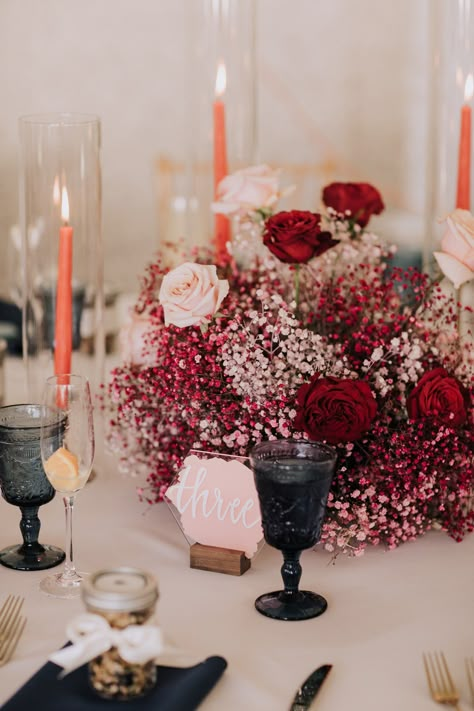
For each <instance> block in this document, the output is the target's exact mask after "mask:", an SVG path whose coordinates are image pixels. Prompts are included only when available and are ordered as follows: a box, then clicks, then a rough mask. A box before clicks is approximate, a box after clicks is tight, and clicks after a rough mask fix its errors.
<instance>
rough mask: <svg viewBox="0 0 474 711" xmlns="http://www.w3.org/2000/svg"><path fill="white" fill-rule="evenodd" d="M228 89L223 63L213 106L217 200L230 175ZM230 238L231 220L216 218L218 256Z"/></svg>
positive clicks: (218, 72)
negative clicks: (218, 192)
mask: <svg viewBox="0 0 474 711" xmlns="http://www.w3.org/2000/svg"><path fill="white" fill-rule="evenodd" d="M225 88H226V71H225V65H224V63H223V62H221V63H220V64H219V66H218V69H217V76H216V99H215V101H214V106H213V114H214V196H215V197H216V198H217V186H218V185H219V183H220V181H221V180H222V179H223V178H225V176H226V175H227V173H228V169H227V143H226V131H225V122H226V118H225V104H224V102H223V100H222V96H223V94H224V92H225ZM229 238H230V229H229V220H228V218H227V217H225V215H216V217H215V242H216V252H217V256H222V255H225V254H226V253H227V247H226V245H227V242H228V241H229Z"/></svg>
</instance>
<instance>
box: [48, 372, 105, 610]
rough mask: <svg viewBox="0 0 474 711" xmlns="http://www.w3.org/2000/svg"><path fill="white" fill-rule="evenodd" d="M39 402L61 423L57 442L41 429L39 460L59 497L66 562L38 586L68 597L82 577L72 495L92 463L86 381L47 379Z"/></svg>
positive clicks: (62, 377)
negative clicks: (75, 550)
mask: <svg viewBox="0 0 474 711" xmlns="http://www.w3.org/2000/svg"><path fill="white" fill-rule="evenodd" d="M43 403H44V405H45V407H46V408H47V410H48V412H52V413H54V417H55V418H56V420H57V421H58V422H61V421H63V422H65V424H64V427H63V429H62V430H61V436H60V438H59V441H55V442H54V441H52V439H51V437H48V435H47V422H45V423H44V424H43V423H42V426H41V457H42V460H43V466H44V470H45V472H46V476H47V477H48V479H49V481H50V483H51V485H52V486H53V487H54V489H56V491H57V492H58V493H60V494H62V496H63V502H64V506H65V510H66V563H65V566H64V570H63V572H62V573H60V574H59V575H51V576H48V577H47V578H44V580H42V581H41V583H40V588H41V590H43V592H45V593H47V594H48V595H52V596H54V597H62V598H72V597H77V596H78V595H79V594H80V585H81V581H82V575H83V574H80V573H78V572H77V570H76V568H75V565H74V557H73V544H72V541H73V538H72V514H73V508H74V503H75V497H76V494H77V493H78V492H79V491H80V490H81V489H82V488H83V487H84V485H85V483H86V482H87V479H88V478H89V475H90V472H91V469H92V463H93V460H94V422H93V413H92V400H91V393H90V388H89V382H88V380H87V379H86V378H83V377H81V376H79V375H57V376H53V377H51V378H48V380H47V381H46V385H45V389H44V397H43Z"/></svg>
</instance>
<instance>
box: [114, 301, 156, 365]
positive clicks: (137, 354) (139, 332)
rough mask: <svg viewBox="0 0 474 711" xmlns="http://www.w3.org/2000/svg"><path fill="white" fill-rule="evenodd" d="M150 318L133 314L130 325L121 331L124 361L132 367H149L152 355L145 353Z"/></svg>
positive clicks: (121, 347) (126, 325)
mask: <svg viewBox="0 0 474 711" xmlns="http://www.w3.org/2000/svg"><path fill="white" fill-rule="evenodd" d="M150 326H151V321H150V319H149V318H148V316H140V315H138V314H136V313H132V314H131V318H130V320H129V322H128V323H126V324H124V325H123V326H122V328H121V329H120V334H119V343H120V352H121V355H122V359H123V360H124V361H125V362H126V363H130V364H131V365H149V364H150V360H151V355H150V354H149V353H146V352H145V350H144V349H145V334H146V333H147V331H148V330H149V329H150Z"/></svg>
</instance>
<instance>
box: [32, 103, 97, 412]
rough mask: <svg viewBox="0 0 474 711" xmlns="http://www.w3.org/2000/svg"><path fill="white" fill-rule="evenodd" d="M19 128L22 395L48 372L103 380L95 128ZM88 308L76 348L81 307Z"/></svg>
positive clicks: (69, 117) (85, 120) (77, 120)
mask: <svg viewBox="0 0 474 711" xmlns="http://www.w3.org/2000/svg"><path fill="white" fill-rule="evenodd" d="M19 128H20V217H21V227H22V263H23V269H22V272H23V279H24V283H23V289H22V305H23V356H24V361H25V365H26V372H27V385H28V394H29V397H30V398H32V399H33V398H34V399H39V398H40V396H41V393H40V392H39V388H40V387H41V385H42V383H43V382H44V380H45V379H46V378H47V377H49V376H50V375H53V374H54V373H56V374H59V373H69V372H72V371H76V372H82V373H84V374H85V375H87V376H88V377H89V379H90V380H91V382H92V383H93V384H94V383H95V385H96V386H97V385H98V384H99V382H100V381H102V379H103V362H104V350H105V345H104V326H103V320H104V319H103V312H104V300H103V256H102V237H101V222H100V221H101V173H100V122H99V119H98V118H97V117H95V116H89V115H83V114H67V113H61V114H45V115H36V116H25V117H22V118H20V120H19ZM86 302H87V304H91V307H90V313H92V327H91V324H90V318H89V317H88V322H89V323H88V324H87V331H88V333H87V336H88V337H90V335H91V333H90V332H92V333H93V338H94V348H93V349H89V352H90V354H89V355H85V354H84V353H83V352H82V349H81V340H82V336H83V332H84V328H83V327H84V305H85V303H86Z"/></svg>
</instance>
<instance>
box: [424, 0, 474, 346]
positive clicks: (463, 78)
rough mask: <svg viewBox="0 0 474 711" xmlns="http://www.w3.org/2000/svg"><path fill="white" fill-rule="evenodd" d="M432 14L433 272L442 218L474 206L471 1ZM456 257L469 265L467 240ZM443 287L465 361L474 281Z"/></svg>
mask: <svg viewBox="0 0 474 711" xmlns="http://www.w3.org/2000/svg"><path fill="white" fill-rule="evenodd" d="M430 14H431V76H432V81H431V102H430V110H429V145H428V158H429V161H428V167H427V195H426V240H425V245H424V255H423V256H424V265H425V268H426V270H427V271H430V272H432V273H433V274H435V273H437V272H438V269H437V264H436V262H435V259H434V257H433V252H434V251H439V250H440V243H441V239H442V237H443V234H444V232H445V230H446V224H445V222H444V220H445V218H446V216H447V215H449V213H451V212H453V211H454V210H455V209H456V208H458V209H461V210H469V211H472V209H473V205H474V202H473V200H474V180H473V178H472V172H473V168H474V162H473V154H472V130H473V126H472V112H473V109H474V104H473V102H474V43H473V41H472V38H473V37H474V3H472V2H470V1H469V2H467V1H465V0H452V2H443V0H433V2H431V3H430ZM441 251H444V249H443V250H441ZM448 254H449V248H448ZM454 256H456V255H454ZM457 256H458V257H460V259H461V261H462V262H463V263H464V264H465V265H466V266H468V265H472V260H470V257H469V249H468V244H467V243H466V250H465V254H464V257H462V256H461V254H458V255H457ZM442 288H443V289H445V290H446V291H450V290H452V295H453V299H455V300H456V301H457V302H459V303H460V304H461V306H462V308H461V309H460V310H459V314H458V324H457V328H458V334H459V339H460V344H461V348H462V353H463V358H466V359H467V360H469V359H470V358H471V357H472V356H471V355H470V353H472V350H473V347H474V316H473V314H472V312H469V311H468V310H467V309H468V308H471V309H472V306H473V304H474V280H473V279H471V280H470V281H466V282H465V283H463V284H462V285H461V286H460V288H459V289H458V290H457V291H456V292H455V291H454V289H453V286H452V283H451V281H450V280H448V279H445V280H444V282H443V284H442Z"/></svg>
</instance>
